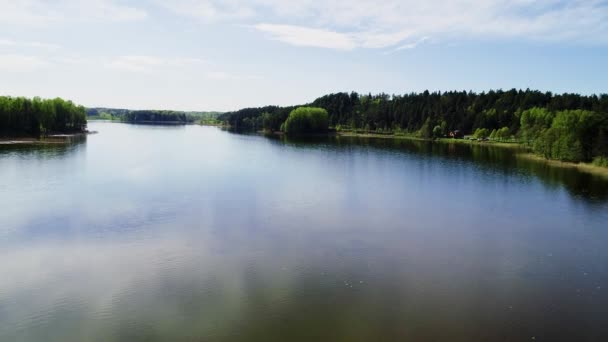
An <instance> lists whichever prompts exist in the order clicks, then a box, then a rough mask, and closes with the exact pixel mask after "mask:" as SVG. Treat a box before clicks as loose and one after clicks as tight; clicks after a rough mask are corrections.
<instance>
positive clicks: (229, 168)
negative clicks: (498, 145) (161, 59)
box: [0, 122, 608, 342]
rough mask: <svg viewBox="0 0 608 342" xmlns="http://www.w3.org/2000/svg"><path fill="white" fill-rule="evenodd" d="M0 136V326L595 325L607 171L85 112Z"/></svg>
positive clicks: (507, 330) (174, 333) (243, 334)
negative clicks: (79, 122) (0, 139)
mask: <svg viewBox="0 0 608 342" xmlns="http://www.w3.org/2000/svg"><path fill="white" fill-rule="evenodd" d="M89 126H90V129H92V130H96V131H99V134H97V135H91V136H89V137H88V138H87V139H86V141H83V142H80V143H75V144H73V145H68V146H54V147H14V146H13V147H7V146H3V147H0V341H68V342H69V341H139V340H142V341H297V340H300V341H318V340H325V341H338V340H342V341H349V340H352V341H406V340H407V341H410V340H425V341H528V340H532V339H534V340H537V341H540V340H544V341H555V340H570V341H575V340H579V341H581V340H590V341H591V340H597V341H605V340H608V182H606V181H605V180H602V179H601V178H597V177H594V176H591V175H588V174H583V173H579V172H578V171H575V170H571V169H559V168H551V167H548V166H546V165H544V164H539V163H536V162H531V161H526V160H521V159H517V158H516V157H515V154H514V152H513V151H511V150H504V149H491V148H472V147H470V146H466V145H447V144H430V143H421V142H412V141H392V140H364V139H345V138H325V139H317V140H316V141H310V140H309V141H290V140H285V139H271V138H265V137H262V136H255V135H237V134H232V133H228V132H224V131H221V130H219V129H216V128H209V127H198V126H178V127H175V126H173V127H171V126H170V127H166V126H134V125H126V124H116V123H100V122H97V123H91V124H90V125H89Z"/></svg>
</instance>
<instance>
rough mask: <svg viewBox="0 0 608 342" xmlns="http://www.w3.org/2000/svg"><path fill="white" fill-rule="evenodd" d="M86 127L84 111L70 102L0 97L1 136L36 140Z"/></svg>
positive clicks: (81, 129) (77, 130)
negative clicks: (21, 136) (39, 137)
mask: <svg viewBox="0 0 608 342" xmlns="http://www.w3.org/2000/svg"><path fill="white" fill-rule="evenodd" d="M86 126H87V118H86V114H85V108H84V107H82V106H78V105H75V104H74V103H72V102H71V101H66V100H63V99H60V98H56V99H49V100H43V99H40V98H38V97H34V98H33V99H28V98H25V97H8V96H0V135H8V136H19V135H25V136H35V137H38V136H40V135H44V134H49V133H54V132H56V133H70V132H82V131H84V130H85V129H86Z"/></svg>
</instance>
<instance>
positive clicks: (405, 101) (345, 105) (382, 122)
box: [219, 89, 608, 161]
mask: <svg viewBox="0 0 608 342" xmlns="http://www.w3.org/2000/svg"><path fill="white" fill-rule="evenodd" d="M306 105H307V106H314V107H320V108H323V109H325V110H327V112H328V114H329V126H330V127H334V128H336V129H338V130H353V131H357V132H371V133H381V134H416V135H418V136H420V137H424V138H433V137H445V136H448V135H449V133H450V132H456V131H459V133H461V134H475V135H476V136H477V137H480V138H486V137H489V136H490V135H492V134H493V137H501V138H505V139H506V138H507V137H508V138H510V139H512V140H518V141H520V142H523V143H525V144H528V145H529V146H530V147H532V148H534V150H535V151H537V152H538V153H540V154H542V155H544V156H546V157H548V158H552V159H561V160H568V161H591V160H592V159H594V158H595V157H606V156H608V151H607V148H608V147H607V143H606V137H607V136H608V95H606V94H604V95H600V96H597V95H591V96H582V95H579V94H553V93H551V92H540V91H535V90H529V89H528V90H516V89H512V90H508V91H503V90H496V91H494V90H491V91H489V92H482V93H474V92H466V91H451V92H432V93H431V92H429V91H425V92H423V93H410V94H406V95H387V94H379V95H371V94H368V95H361V94H357V93H354V92H353V93H350V94H349V93H337V94H330V95H326V96H323V97H321V98H318V99H316V100H315V101H313V102H312V103H309V104H306ZM295 108H297V106H294V107H277V106H268V107H261V108H246V109H242V110H239V111H235V112H229V113H225V114H223V115H220V116H219V120H221V121H223V122H224V123H225V124H227V125H230V126H232V127H233V128H235V129H242V130H250V129H256V130H257V129H267V130H273V131H278V130H280V129H281V125H282V124H283V123H284V122H285V121H286V119H287V117H288V116H289V113H290V112H291V111H292V110H293V109H295ZM539 117H543V120H541V119H538V118H539ZM572 146H573V147H572Z"/></svg>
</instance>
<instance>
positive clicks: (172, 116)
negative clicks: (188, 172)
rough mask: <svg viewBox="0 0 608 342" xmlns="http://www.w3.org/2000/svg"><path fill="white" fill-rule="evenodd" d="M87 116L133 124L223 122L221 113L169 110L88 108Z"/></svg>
mask: <svg viewBox="0 0 608 342" xmlns="http://www.w3.org/2000/svg"><path fill="white" fill-rule="evenodd" d="M86 112H87V116H89V117H91V118H100V119H103V120H120V121H126V122H132V123H138V122H160V123H162V122H171V123H195V122H198V123H200V124H210V125H217V124H220V123H221V121H219V120H218V117H219V116H220V115H221V113H219V112H183V111H168V110H165V111H163V110H129V109H116V108H87V110H86Z"/></svg>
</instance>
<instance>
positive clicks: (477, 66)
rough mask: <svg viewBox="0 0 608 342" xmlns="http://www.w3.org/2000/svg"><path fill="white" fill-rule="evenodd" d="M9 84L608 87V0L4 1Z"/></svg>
mask: <svg viewBox="0 0 608 342" xmlns="http://www.w3.org/2000/svg"><path fill="white" fill-rule="evenodd" d="M0 9H1V11H0V94H2V95H12V96H30V97H31V96H41V97H56V96H60V97H64V98H67V99H72V100H73V101H75V102H77V103H80V104H83V105H85V106H107V107H121V108H133V109H144V108H149V109H152V108H155V109H156V108H157V109H180V110H221V111H224V110H232V109H237V108H241V107H247V106H259V105H266V104H278V105H286V104H299V103H305V102H309V101H312V100H314V99H315V98H316V97H318V96H321V95H324V94H326V93H330V92H338V91H351V90H354V91H359V92H365V93H367V92H372V93H378V92H385V93H389V94H401V93H407V92H412V91H423V90H425V89H429V90H442V91H444V90H475V91H483V90H488V89H498V88H503V89H510V88H524V89H525V88H533V89H540V90H549V91H554V92H578V93H584V94H592V93H597V94H599V93H608V62H607V61H608V1H595V0H588V1H578V0H573V1H557V0H539V1H532V0H512V1H497V0H456V1H438V0H427V1H412V0H384V1H381V2H380V1H372V0H348V1H347V0H325V1H318V0H290V1H285V0H248V1H245V0H222V1H219V0H217V1H216V0H172V1H168V0H166V1H161V0H147V1H144V0H139V1H136V0H130V1H129V0H88V1H82V0H19V1H15V0H0Z"/></svg>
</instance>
